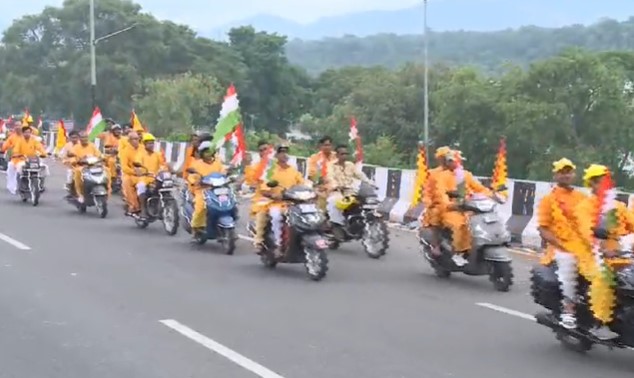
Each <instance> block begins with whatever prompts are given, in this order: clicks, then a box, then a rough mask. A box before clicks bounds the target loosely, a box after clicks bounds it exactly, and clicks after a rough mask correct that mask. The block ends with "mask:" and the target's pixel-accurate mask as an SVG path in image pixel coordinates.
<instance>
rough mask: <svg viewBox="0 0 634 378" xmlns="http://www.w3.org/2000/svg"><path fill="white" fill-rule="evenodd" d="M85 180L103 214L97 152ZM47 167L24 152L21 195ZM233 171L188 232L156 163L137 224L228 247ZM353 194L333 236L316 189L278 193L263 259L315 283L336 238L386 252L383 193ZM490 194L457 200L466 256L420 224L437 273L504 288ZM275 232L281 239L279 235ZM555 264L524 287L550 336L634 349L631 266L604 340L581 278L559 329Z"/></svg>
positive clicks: (178, 189)
mask: <svg viewBox="0 0 634 378" xmlns="http://www.w3.org/2000/svg"><path fill="white" fill-rule="evenodd" d="M81 164H82V179H83V185H84V193H87V195H86V198H85V199H84V201H82V202H81V203H80V202H78V201H77V200H76V197H74V198H73V197H71V198H70V199H68V201H69V202H70V203H71V204H72V205H73V206H75V207H77V209H78V210H79V211H80V212H81V213H86V212H87V208H89V207H95V209H96V210H97V213H98V215H99V216H100V217H101V218H105V217H106V216H107V214H108V198H109V195H108V183H109V182H113V181H114V180H113V178H110V179H109V178H108V177H106V172H107V170H105V169H104V166H103V163H102V161H101V159H99V158H95V157H87V158H85V159H83V161H82V162H81ZM46 170H48V168H47V167H46V165H45V164H43V162H42V158H41V157H37V158H32V159H27V161H26V162H25V165H24V166H23V168H22V170H21V174H20V176H19V183H20V184H19V187H20V193H21V196H22V200H23V202H31V203H32V204H33V205H34V206H37V204H38V203H39V196H40V194H41V193H42V192H44V189H45V188H44V186H45V185H44V177H45V176H46V175H45V174H44V172H45V171H46ZM240 183H241V180H240V178H239V177H238V176H237V175H230V174H229V175H227V174H221V173H213V174H210V175H208V176H205V177H203V178H202V180H201V185H202V187H203V188H204V199H205V203H206V209H207V212H206V217H207V222H206V229H205V230H204V231H203V232H194V230H192V229H191V226H190V222H191V219H192V216H193V212H194V203H193V198H194V197H193V195H192V193H190V192H189V190H188V189H187V187H186V186H181V185H180V183H179V178H177V176H176V175H175V174H173V173H170V172H167V171H162V172H160V173H159V174H157V175H156V177H154V180H152V184H151V185H150V187H149V188H148V190H147V192H146V194H145V195H143V196H142V197H141V198H139V199H140V201H142V202H143V206H144V208H145V209H146V212H145V214H146V215H145V216H143V217H139V216H138V215H131V217H132V218H133V220H134V223H135V225H136V227H138V228H140V229H144V228H147V227H148V226H150V224H152V223H154V222H160V223H161V224H162V226H163V229H164V231H165V233H166V234H167V235H170V236H173V235H176V234H177V232H178V229H179V227H180V226H181V225H182V227H183V229H185V231H186V232H187V233H189V234H192V236H193V241H192V243H193V244H194V245H196V246H198V247H201V246H203V245H205V244H206V243H207V242H209V241H215V242H216V244H218V246H219V247H220V250H221V251H222V252H223V253H225V254H227V255H232V254H234V252H235V250H236V242H237V240H238V230H237V224H238V219H239V211H238V207H239V203H240V201H241V200H242V198H246V197H248V192H249V190H248V189H249V188H246V187H245V186H244V185H240ZM353 189H354V190H353V192H354V193H355V194H353V195H349V196H348V197H347V198H346V201H347V202H348V203H349V204H350V205H349V206H347V208H346V210H345V211H344V212H343V213H344V214H343V215H344V217H345V225H344V227H343V229H344V231H345V239H343V240H342V239H340V238H336V237H334V235H333V233H332V232H331V229H330V225H329V221H328V217H327V215H326V214H325V212H324V211H323V210H322V209H321V208H320V207H319V206H318V202H319V201H318V198H319V195H318V192H317V191H316V190H315V188H314V187H313V186H312V185H311V184H310V182H309V183H308V184H301V185H295V186H292V187H290V188H289V189H288V190H285V191H283V195H282V198H281V201H283V202H284V203H285V205H286V211H285V212H284V215H283V218H284V219H283V222H282V230H275V229H274V228H273V227H271V224H270V223H269V225H268V226H267V228H266V231H265V235H266V236H265V242H264V243H263V244H262V245H260V246H259V248H258V250H257V251H256V253H257V254H258V255H259V257H260V260H261V262H262V264H263V265H264V266H266V267H268V268H275V267H276V266H277V265H278V264H303V265H304V267H305V270H306V273H307V275H308V277H309V278H310V279H311V280H314V281H320V280H321V279H323V278H324V277H325V276H326V274H327V272H328V269H329V259H328V253H327V251H328V250H329V249H330V250H335V249H337V248H339V247H340V245H341V243H342V242H353V241H359V242H360V243H361V245H362V247H363V249H364V251H365V253H366V255H367V256H368V257H370V258H373V259H379V258H381V257H382V256H384V255H385V254H386V252H387V250H388V248H389V228H388V225H387V220H386V219H385V217H384V215H383V212H382V211H381V201H380V199H379V196H378V194H377V191H376V188H375V187H373V186H372V185H368V184H366V183H363V182H359V183H358V185H356V187H355V188H353ZM502 190H503V189H502ZM499 204H500V201H497V200H496V198H495V197H493V198H491V197H486V196H472V197H471V198H469V199H468V200H467V201H465V202H464V203H463V204H462V205H461V210H462V211H464V212H468V213H469V214H470V216H469V229H470V230H471V236H472V241H473V243H472V250H471V251H470V252H469V254H468V259H467V260H466V262H465V263H463V264H458V263H456V261H455V260H454V259H453V258H452V256H453V251H452V247H451V233H450V232H449V230H442V231H441V239H442V241H441V254H440V255H439V256H436V255H434V254H432V247H431V242H430V240H431V239H432V236H431V234H430V230H429V229H426V228H420V229H419V232H418V239H419V243H420V251H421V253H422V255H423V256H424V258H425V259H426V260H427V261H428V263H429V264H430V266H431V267H432V269H433V270H434V272H435V274H436V275H437V276H438V277H440V278H442V279H448V278H449V277H450V276H451V275H452V274H453V273H464V274H465V275H469V276H488V277H489V280H490V281H491V282H492V284H493V286H494V288H495V289H496V290H497V291H501V292H507V291H509V290H510V288H511V286H512V285H513V270H512V258H511V256H510V248H511V245H510V243H511V236H510V234H509V232H508V231H507V229H506V225H505V223H504V221H503V220H502V218H501V217H500V216H499V215H498V205H499ZM246 229H247V232H248V233H249V234H250V236H251V237H253V236H255V226H254V224H253V222H252V221H251V222H248V224H247V226H246ZM280 231H281V234H282V235H283V237H282V238H281V240H282V242H281V243H276V240H278V239H279V235H276V233H279V232H280ZM555 272H556V266H555V265H554V264H551V265H549V266H542V265H538V266H536V267H535V268H534V269H533V271H532V274H531V282H532V285H531V295H532V297H533V298H534V301H535V303H537V304H538V305H540V306H543V307H544V308H545V309H546V310H547V311H546V312H543V313H540V314H537V316H536V320H537V322H538V323H539V324H541V325H544V326H546V327H548V328H550V329H552V330H553V331H554V332H555V335H556V337H557V339H558V340H559V341H560V342H561V343H562V344H563V345H565V346H566V347H569V348H571V349H573V350H575V351H578V352H586V351H588V350H590V349H591V348H592V346H593V345H597V344H598V345H604V346H607V347H609V348H628V349H632V348H634V271H633V269H632V267H631V266H630V267H628V268H626V269H622V270H619V273H618V275H617V277H616V293H617V294H616V295H617V297H618V301H617V303H619V306H618V308H616V309H615V312H616V316H615V318H616V320H615V324H614V325H613V326H612V327H611V328H612V329H613V330H614V331H615V332H616V334H618V337H617V338H611V339H609V340H608V339H601V338H598V337H596V336H595V335H593V334H592V333H591V332H589V330H590V329H591V328H592V324H593V323H594V322H593V317H592V313H591V312H590V311H589V304H588V297H587V295H586V294H583V293H587V288H588V283H587V282H583V280H582V282H581V284H580V285H579V286H580V287H579V293H580V294H579V298H578V306H577V307H578V310H577V312H578V317H579V327H578V328H576V329H574V330H571V329H566V328H564V327H562V326H561V325H560V323H559V322H558V319H559V314H560V312H561V309H560V303H561V298H562V294H561V290H560V288H559V283H558V281H557V277H556V274H555Z"/></svg>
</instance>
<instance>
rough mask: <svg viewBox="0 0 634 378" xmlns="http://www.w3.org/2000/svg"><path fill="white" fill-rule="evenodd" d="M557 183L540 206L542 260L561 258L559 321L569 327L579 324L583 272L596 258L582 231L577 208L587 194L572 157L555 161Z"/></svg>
mask: <svg viewBox="0 0 634 378" xmlns="http://www.w3.org/2000/svg"><path fill="white" fill-rule="evenodd" d="M552 171H553V174H554V180H555V183H556V185H555V187H554V188H553V189H552V190H551V192H550V193H548V194H547V195H545V196H544V198H542V200H541V202H540V203H539V207H538V210H537V224H538V226H539V228H538V230H539V234H540V236H541V237H542V239H543V240H544V241H545V242H546V253H545V254H544V257H543V258H542V260H541V263H542V264H544V265H548V264H550V263H552V261H553V260H554V261H556V262H557V279H558V280H559V284H560V286H561V291H562V294H563V301H562V313H561V319H560V322H559V324H560V325H561V326H562V327H564V328H567V329H574V328H576V327H577V320H576V317H575V305H574V300H575V298H576V296H577V277H578V275H579V273H581V274H582V275H584V276H586V277H589V276H590V272H591V266H592V262H588V257H589V256H588V253H586V249H585V248H584V241H583V238H582V236H581V234H580V233H579V232H578V230H579V226H578V222H577V219H576V216H575V213H576V210H575V208H576V207H577V205H578V204H579V203H581V202H583V201H584V200H585V199H586V198H587V196H586V195H585V194H583V193H581V192H580V191H578V190H577V189H575V188H574V187H573V186H572V185H573V183H574V181H575V173H576V172H575V171H576V167H575V165H574V164H573V163H572V161H570V160H568V159H566V158H562V159H560V160H557V161H556V162H554V163H553V170H552Z"/></svg>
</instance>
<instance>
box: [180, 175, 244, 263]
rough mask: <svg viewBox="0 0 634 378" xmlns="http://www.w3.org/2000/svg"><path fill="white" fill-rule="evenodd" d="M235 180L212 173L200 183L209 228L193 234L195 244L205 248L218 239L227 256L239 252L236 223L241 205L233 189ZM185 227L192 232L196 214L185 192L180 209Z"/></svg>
mask: <svg viewBox="0 0 634 378" xmlns="http://www.w3.org/2000/svg"><path fill="white" fill-rule="evenodd" d="M232 182H233V179H232V178H231V177H227V176H225V175H223V174H221V173H212V174H210V175H208V176H205V177H203V178H202V180H201V185H202V186H203V188H204V193H205V202H206V204H207V229H206V230H205V231H204V232H197V233H195V235H194V242H195V243H196V244H198V245H203V244H205V243H206V242H207V240H216V241H218V242H219V243H220V245H221V246H222V249H223V251H224V252H225V253H226V254H227V255H233V252H234V251H235V249H236V240H237V239H238V237H237V234H236V220H237V218H238V203H237V201H236V195H235V193H234V191H233V189H232V188H231V183H232ZM181 213H182V215H183V228H184V229H185V231H187V233H189V234H191V233H192V228H191V219H192V215H193V214H194V197H193V195H192V194H191V193H186V194H185V198H184V201H183V207H182V210H181Z"/></svg>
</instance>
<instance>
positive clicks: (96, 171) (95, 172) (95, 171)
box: [90, 168, 103, 175]
mask: <svg viewBox="0 0 634 378" xmlns="http://www.w3.org/2000/svg"><path fill="white" fill-rule="evenodd" d="M90 173H92V174H93V175H100V174H102V173H103V169H101V168H90Z"/></svg>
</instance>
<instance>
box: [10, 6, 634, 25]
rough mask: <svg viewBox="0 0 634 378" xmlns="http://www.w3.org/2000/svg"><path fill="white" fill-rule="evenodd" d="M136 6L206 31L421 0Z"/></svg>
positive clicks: (18, 10)
mask: <svg viewBox="0 0 634 378" xmlns="http://www.w3.org/2000/svg"><path fill="white" fill-rule="evenodd" d="M95 1H97V2H98V1H99V0H95ZM633 1H634V0H633ZM62 3H63V0H0V17H2V18H4V20H3V21H4V22H3V23H4V24H9V23H10V22H7V21H10V20H13V19H15V18H18V17H20V16H23V15H25V14H34V13H39V12H40V11H41V10H42V9H44V7H45V6H47V5H54V6H59V5H61V4H62ZM136 3H138V4H141V6H142V7H143V9H144V10H145V11H148V12H150V13H152V14H154V15H155V16H156V17H158V18H160V19H169V20H172V21H176V22H179V23H184V24H187V25H189V26H191V27H192V28H194V29H198V30H210V29H213V28H216V27H218V26H222V25H224V24H227V23H229V22H231V21H240V20H242V19H245V18H249V17H251V16H254V15H256V14H259V13H267V14H272V15H276V16H281V17H285V18H288V19H291V20H294V21H297V22H302V23H306V22H311V21H314V20H316V19H318V18H320V17H324V16H333V15H339V14H345V13H351V12H358V11H366V10H384V9H401V8H406V7H409V6H412V5H415V4H417V3H421V0H390V1H386V0H229V1H227V0H224V1H221V0H137V1H136ZM7 19H9V20H7Z"/></svg>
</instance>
